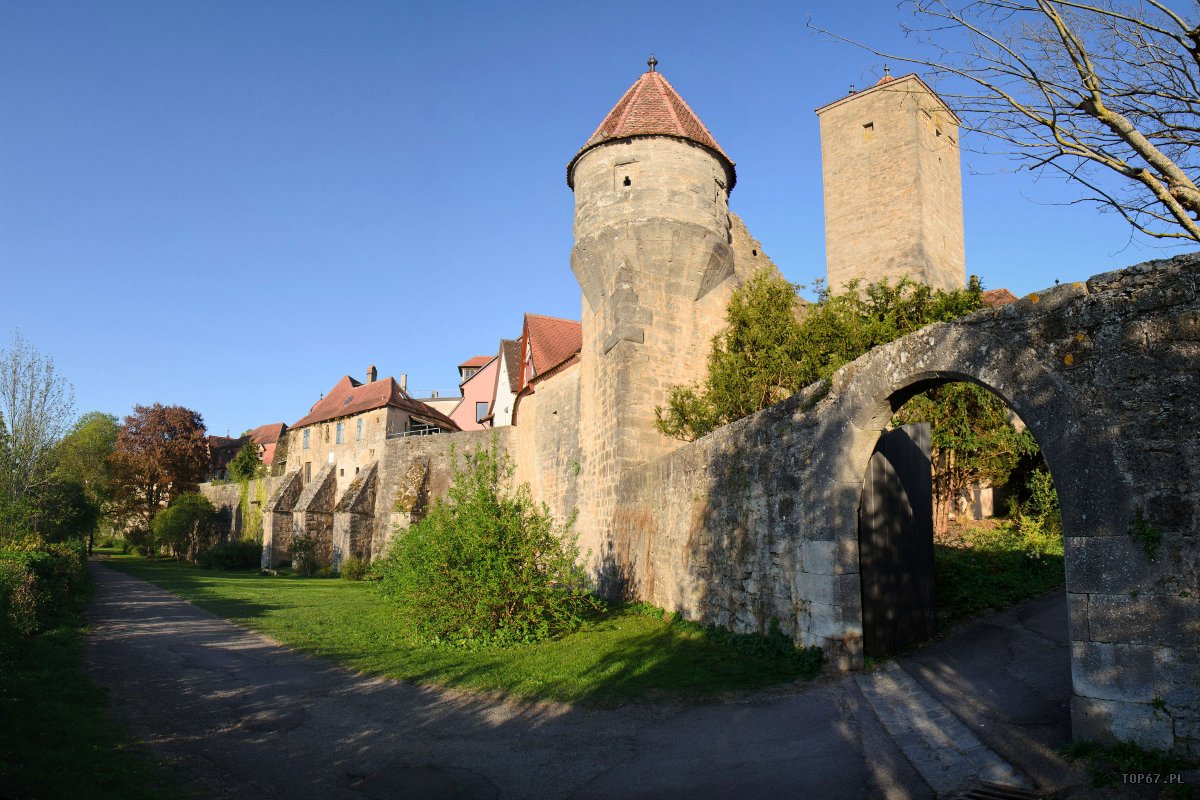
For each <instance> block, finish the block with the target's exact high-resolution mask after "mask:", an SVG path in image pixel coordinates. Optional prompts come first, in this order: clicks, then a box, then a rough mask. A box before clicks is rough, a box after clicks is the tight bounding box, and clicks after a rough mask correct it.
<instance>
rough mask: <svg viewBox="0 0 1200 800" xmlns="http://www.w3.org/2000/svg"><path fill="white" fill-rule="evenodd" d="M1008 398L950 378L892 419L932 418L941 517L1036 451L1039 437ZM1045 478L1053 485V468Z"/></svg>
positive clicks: (897, 421)
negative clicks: (1013, 415) (1013, 417)
mask: <svg viewBox="0 0 1200 800" xmlns="http://www.w3.org/2000/svg"><path fill="white" fill-rule="evenodd" d="M1009 417H1010V412H1009V410H1008V406H1006V405H1005V403H1004V401H1003V400H1001V399H1000V398H999V397H997V396H996V395H994V394H992V393H991V392H990V391H988V390H987V389H984V388H983V387H982V386H977V385H975V384H972V383H948V384H945V385H942V386H938V387H936V388H933V389H930V390H929V391H927V392H925V393H924V394H920V395H917V396H916V397H913V398H912V399H911V400H909V401H908V402H907V403H905V404H904V407H903V408H901V409H900V411H899V413H897V414H896V416H895V418H894V420H893V424H894V425H897V426H899V425H905V424H908V423H912V422H928V423H930V426H931V430H930V438H931V441H930V445H931V446H930V458H931V460H932V461H933V464H934V494H935V495H936V497H937V500H938V511H939V519H944V518H945V517H947V516H948V515H949V513H950V512H951V511H952V510H953V504H954V503H956V502H957V500H958V498H960V497H963V496H965V495H966V493H967V491H968V489H969V487H970V486H971V485H972V484H974V483H976V482H979V483H982V484H984V485H990V486H1003V485H1004V484H1005V483H1007V482H1008V480H1009V478H1010V476H1011V475H1012V474H1013V472H1014V471H1015V470H1016V469H1017V467H1018V466H1019V465H1020V464H1021V463H1022V461H1023V460H1027V459H1029V458H1031V457H1033V456H1035V455H1036V454H1037V453H1038V452H1039V451H1038V446H1037V442H1036V441H1035V440H1034V438H1033V434H1031V433H1030V432H1029V431H1028V430H1020V431H1018V430H1017V429H1016V428H1015V427H1014V426H1013V425H1012V423H1011V422H1010V421H1009ZM1044 474H1045V479H1046V481H1047V484H1048V486H1049V491H1050V492H1053V491H1054V489H1053V484H1050V483H1049V474H1048V473H1044Z"/></svg>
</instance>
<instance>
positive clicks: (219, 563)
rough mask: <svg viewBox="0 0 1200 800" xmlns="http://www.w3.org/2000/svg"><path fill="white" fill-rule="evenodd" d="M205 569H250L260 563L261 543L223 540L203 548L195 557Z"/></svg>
mask: <svg viewBox="0 0 1200 800" xmlns="http://www.w3.org/2000/svg"><path fill="white" fill-rule="evenodd" d="M196 563H197V564H199V565H200V566H202V567H204V568H205V569H252V568H256V567H258V566H260V565H261V564H262V545H261V544H259V543H258V542H251V541H246V540H244V539H243V540H242V541H239V542H225V543H224V544H219V545H216V546H215V547H210V548H209V549H208V550H205V551H204V552H203V553H201V554H200V555H199V556H197V557H196Z"/></svg>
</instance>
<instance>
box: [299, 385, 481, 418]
mask: <svg viewBox="0 0 1200 800" xmlns="http://www.w3.org/2000/svg"><path fill="white" fill-rule="evenodd" d="M386 406H392V407H394V408H401V409H404V410H405V411H407V412H409V413H410V414H414V415H417V416H420V417H422V418H423V419H425V420H427V421H428V422H430V423H432V424H434V425H438V426H440V427H443V428H446V429H447V430H452V431H456V430H458V426H457V425H455V424H454V423H453V422H452V421H451V420H450V418H449V417H447V416H446V415H445V414H443V413H442V412H440V411H438V410H437V409H434V408H430V407H429V406H427V405H425V404H424V403H422V402H421V401H420V400H414V399H413V398H412V397H411V396H410V395H409V394H408V392H406V391H404V390H403V389H401V388H400V384H398V383H396V381H395V380H393V379H392V378H384V379H383V380H378V381H374V382H372V383H360V382H358V381H356V380H354V378H351V377H350V376H349V375H344V376H342V379H341V380H340V381H338V382H337V383H336V384H334V386H333V388H332V389H330V390H329V394H327V395H325V396H324V397H323V398H321V399H320V400H318V401H317V402H316V403H315V404H313V407H312V409H310V410H309V412H308V415H307V416H305V417H303V418H301V419H300V420H299V421H298V422H296V423H295V424H294V425H292V427H293V428H302V427H304V426H305V425H313V424H315V423H318V422H325V421H327V420H331V419H337V418H338V417H349V416H352V415H354V414H361V413H363V412H364V411H373V410H374V409H377V408H384V407H386Z"/></svg>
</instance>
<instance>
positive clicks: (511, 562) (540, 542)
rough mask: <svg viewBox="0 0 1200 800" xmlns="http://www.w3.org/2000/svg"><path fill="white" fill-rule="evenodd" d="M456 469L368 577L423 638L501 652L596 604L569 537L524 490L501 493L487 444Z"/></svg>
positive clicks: (506, 470) (500, 465) (503, 471)
mask: <svg viewBox="0 0 1200 800" xmlns="http://www.w3.org/2000/svg"><path fill="white" fill-rule="evenodd" d="M465 461H466V463H465V466H464V467H462V468H461V469H460V468H459V466H458V465H457V464H456V465H455V469H454V476H453V482H452V483H451V486H450V490H449V494H448V496H447V497H446V498H445V499H444V500H442V501H440V502H439V503H437V504H436V505H435V506H434V507H433V509H432V510H431V511H430V513H429V514H428V515H427V516H426V517H425V518H424V519H422V520H421V521H420V522H419V523H417V524H416V525H414V526H412V527H411V528H408V529H407V530H402V531H398V532H397V535H396V537H395V539H394V540H393V543H392V546H391V548H390V549H389V551H388V553H387V555H386V557H385V558H384V559H382V561H381V562H380V563H379V564H378V565H377V567H376V569H377V571H378V572H379V574H380V575H381V577H382V581H381V589H382V591H383V593H384V595H385V596H387V597H389V598H390V599H391V600H392V601H393V602H395V603H396V604H397V605H398V606H399V607H400V609H401V612H402V614H403V616H404V617H405V618H406V619H409V620H411V621H412V623H413V625H414V626H415V628H416V630H417V631H418V632H419V633H421V634H423V635H424V636H426V637H429V638H431V639H434V640H438V641H443V642H450V643H468V642H489V643H494V644H507V643H512V642H530V641H537V640H540V639H544V638H546V637H548V636H552V635H554V634H557V633H561V632H564V631H569V630H573V629H574V628H576V627H578V626H579V624H580V623H581V622H582V615H583V614H584V613H585V612H586V611H587V610H588V609H590V608H594V607H596V606H597V604H598V601H596V600H595V598H594V597H593V596H592V595H591V593H590V592H589V588H588V582H587V577H586V575H585V574H584V572H583V570H582V569H581V568H580V566H579V565H578V563H577V562H578V560H579V548H578V546H577V544H576V537H575V536H574V535H573V534H572V533H571V532H570V528H571V524H570V523H568V524H567V526H566V527H565V528H563V527H559V526H557V525H555V524H554V521H553V519H552V518H551V515H550V511H549V509H548V508H546V506H545V505H544V504H543V505H541V506H538V505H537V504H535V503H534V502H533V499H532V498H531V496H530V491H529V485H528V484H524V485H522V486H521V487H519V488H518V489H517V490H516V491H515V492H513V493H512V494H509V493H507V492H505V491H504V490H503V489H502V484H504V483H506V482H507V481H508V479H509V478H511V476H512V468H511V466H510V465H509V463H508V459H507V457H502V456H500V455H499V454H498V453H497V449H496V445H495V443H493V445H492V447H491V448H488V449H481V450H478V451H476V452H473V453H468V454H467V456H466V459H465Z"/></svg>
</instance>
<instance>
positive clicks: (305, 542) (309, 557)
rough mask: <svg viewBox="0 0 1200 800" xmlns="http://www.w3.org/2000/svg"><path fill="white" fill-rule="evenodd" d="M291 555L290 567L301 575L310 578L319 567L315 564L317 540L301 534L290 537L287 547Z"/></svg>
mask: <svg viewBox="0 0 1200 800" xmlns="http://www.w3.org/2000/svg"><path fill="white" fill-rule="evenodd" d="M288 549H289V551H290V552H291V554H292V566H293V567H294V568H295V569H296V570H298V571H299V572H300V573H301V574H303V575H305V576H307V577H309V578H311V577H312V576H314V575H316V574H317V570H318V569H320V567H321V565H320V564H319V563H318V562H317V540H316V539H314V538H313V537H311V536H306V535H305V534H303V533H298V534H296V535H295V536H293V537H292V542H291V544H290V545H289V546H288Z"/></svg>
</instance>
